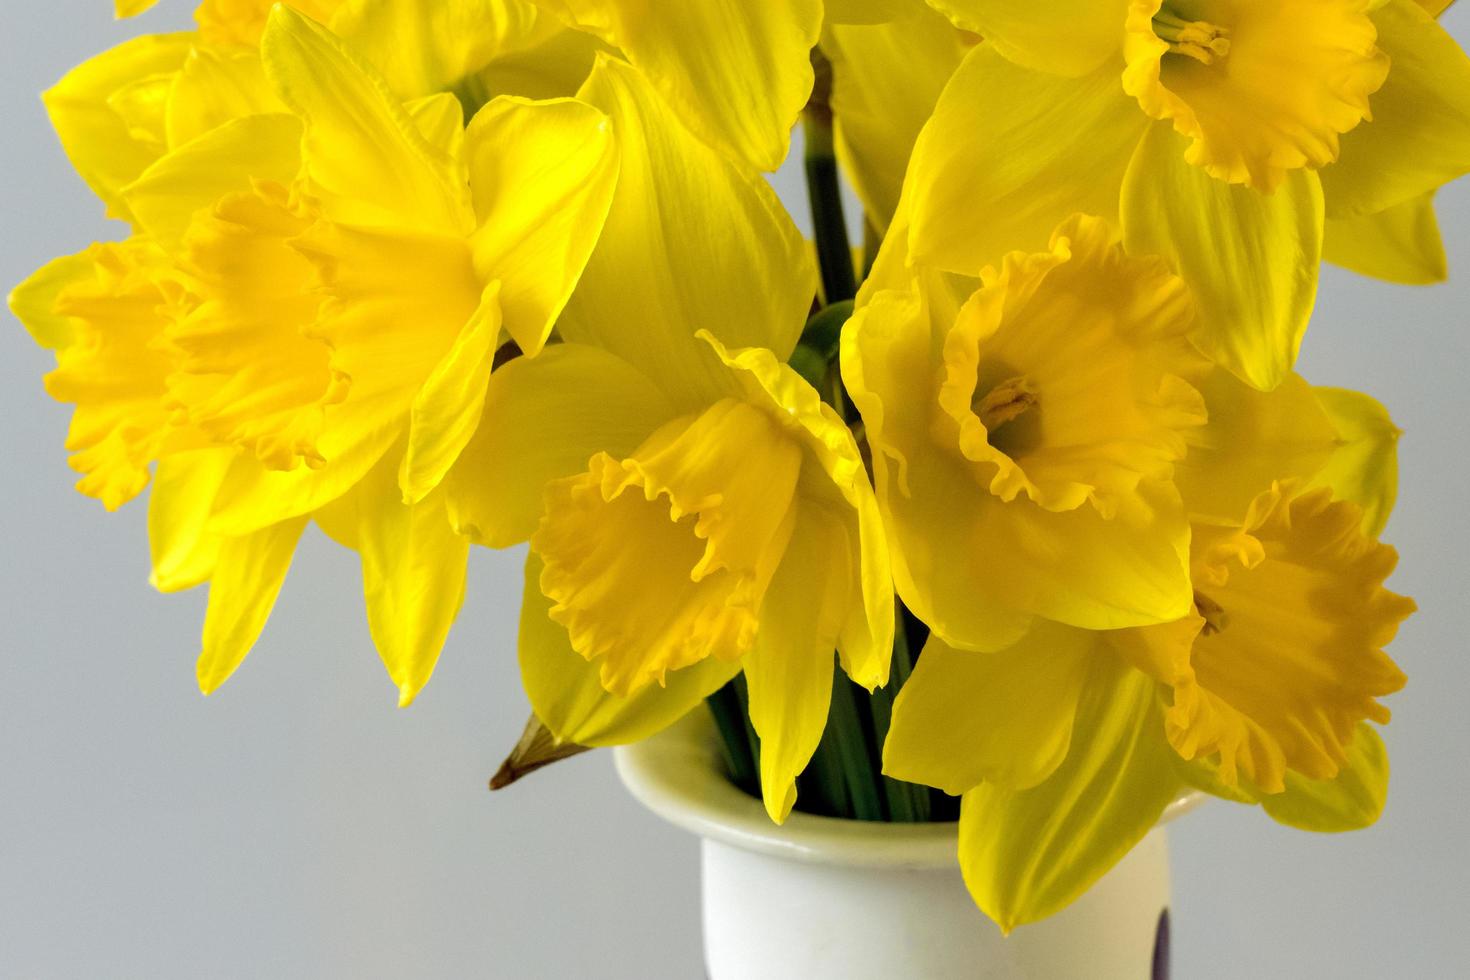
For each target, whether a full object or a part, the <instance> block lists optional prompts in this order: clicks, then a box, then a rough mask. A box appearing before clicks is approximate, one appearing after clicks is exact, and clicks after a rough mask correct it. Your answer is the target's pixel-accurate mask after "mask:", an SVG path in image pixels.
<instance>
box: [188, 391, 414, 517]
mask: <svg viewBox="0 0 1470 980" xmlns="http://www.w3.org/2000/svg"><path fill="white" fill-rule="evenodd" d="M327 419H328V421H329V423H330V424H329V425H327V426H326V428H325V429H324V431H323V433H322V437H321V438H320V439H319V440H318V441H317V449H318V451H319V452H320V454H321V456H322V458H323V460H324V462H323V463H322V464H321V465H320V466H319V467H317V468H310V467H305V466H303V467H298V468H296V469H291V470H272V469H267V468H266V467H265V466H263V465H262V464H261V462H260V460H258V459H256V458H255V457H254V456H253V455H250V454H242V455H240V456H237V457H236V459H235V462H234V463H233V464H232V465H231V466H230V472H229V473H228V474H226V476H225V481H224V483H223V484H222V485H221V487H220V493H219V496H218V498H216V501H215V511H214V513H213V514H212V515H211V516H210V519H209V523H210V529H211V530H213V531H215V532H217V533H220V534H227V535H232V536H234V535H240V534H246V533H249V532H250V531H252V530H257V529H259V528H262V527H266V526H268V525H270V524H274V523H276V522H278V521H282V520H285V519H286V518H288V517H295V516H298V515H301V514H309V513H311V512H312V511H314V510H316V509H317V508H319V507H323V506H325V505H326V504H329V503H331V502H332V501H333V500H336V499H337V498H338V497H340V496H342V494H344V493H346V492H347V491H348V490H350V489H351V488H352V487H353V486H355V485H356V484H357V482H358V481H359V480H361V479H362V478H363V476H365V475H366V474H367V472H368V471H369V470H371V469H372V468H373V466H375V465H376V464H377V463H378V461H379V460H381V459H382V458H383V455H384V454H385V453H386V452H387V451H388V449H389V448H390V447H391V446H392V445H393V444H394V443H395V442H397V441H398V439H399V438H400V437H401V436H402V434H403V428H404V423H405V421H406V419H405V417H404V413H403V411H402V409H401V406H399V405H398V404H396V403H389V404H388V405H386V406H385V404H384V400H383V399H371V400H368V401H365V402H359V401H355V400H353V399H352V398H350V397H349V398H348V399H347V400H346V401H345V402H343V403H341V404H339V405H334V406H332V408H331V410H330V412H329V413H328V416H327Z"/></svg>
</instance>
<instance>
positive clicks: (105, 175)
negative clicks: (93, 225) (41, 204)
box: [42, 33, 194, 218]
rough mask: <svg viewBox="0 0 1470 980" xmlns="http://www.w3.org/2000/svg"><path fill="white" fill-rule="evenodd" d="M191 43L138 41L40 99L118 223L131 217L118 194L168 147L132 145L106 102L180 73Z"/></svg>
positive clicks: (87, 65) (152, 37) (167, 37)
mask: <svg viewBox="0 0 1470 980" xmlns="http://www.w3.org/2000/svg"><path fill="white" fill-rule="evenodd" d="M193 43H194V35H193V34H188V33H186V34H147V35H144V36H143V37H139V38H134V39H133V40H131V41H127V42H124V43H123V44H120V45H118V46H117V47H115V48H113V49H112V50H111V51H108V52H107V53H106V54H101V55H98V56H97V57H95V58H93V59H91V60H90V61H86V62H83V63H82V64H81V65H78V66H77V67H76V68H74V69H72V70H71V71H70V72H69V73H68V74H67V75H66V77H65V78H63V79H62V80H61V81H59V82H57V83H56V85H55V87H53V88H51V89H50V90H49V91H47V92H46V94H45V95H44V96H42V99H43V101H44V102H45V103H46V111H47V112H48V113H49V114H50V116H51V125H52V126H54V127H55V128H56V135H57V136H59V137H61V146H62V148H63V149H64V150H65V151H66V155H67V158H68V159H70V160H71V162H72V166H74V167H76V169H77V173H78V174H80V175H81V177H82V179H83V180H85V181H86V182H87V185H88V186H89V187H91V188H92V190H93V191H95V192H96V194H97V196H98V197H100V198H101V199H102V201H103V202H104V203H105V204H107V206H108V208H109V209H110V210H111V212H113V213H115V214H116V215H117V216H118V217H122V218H126V217H127V210H126V207H125V205H124V204H123V202H122V200H121V199H120V198H119V196H118V192H119V191H120V190H122V188H123V187H125V186H127V185H128V184H130V183H132V181H133V180H135V179H136V178H137V176H138V175H139V174H141V173H142V172H143V171H144V170H146V169H147V168H148V165H149V164H151V163H152V162H153V161H154V160H156V159H158V156H159V154H160V153H162V152H163V149H164V147H163V146H162V145H160V144H158V143H155V142H152V141H147V140H144V141H139V140H136V139H134V138H133V136H132V135H131V134H130V133H129V130H128V125H127V121H126V120H125V119H124V118H123V117H122V116H120V115H118V113H117V112H116V111H114V109H113V108H112V106H111V105H109V103H108V100H109V98H110V97H111V96H112V95H113V93H115V92H117V91H119V90H121V89H122V88H124V87H125V86H127V85H129V84H131V83H133V82H136V81H138V80H139V79H145V78H149V77H154V76H158V75H161V74H166V73H170V72H173V71H176V70H177V69H178V68H179V66H180V65H182V64H183V63H184V59H185V57H187V56H188V54H189V51H190V49H191V48H192V47H193Z"/></svg>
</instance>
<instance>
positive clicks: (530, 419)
mask: <svg viewBox="0 0 1470 980" xmlns="http://www.w3.org/2000/svg"><path fill="white" fill-rule="evenodd" d="M581 97H582V98H583V99H585V100H587V101H588V102H590V103H591V104H592V105H595V106H597V107H598V108H599V109H601V110H602V111H603V112H605V113H606V114H607V115H608V116H609V117H611V119H612V120H613V125H614V128H615V131H616V133H617V138H618V143H619V146H620V149H621V153H622V171H621V176H620V179H619V183H618V190H617V194H616V197H615V200H614V202H613V205H612V209H611V212H610V214H609V217H608V220H607V224H606V226H605V227H604V230H603V236H602V239H601V241H600V242H599V244H598V246H597V249H596V251H595V252H594V254H593V256H592V259H591V260H590V262H589V263H588V266H587V269H586V272H585V273H584V275H583V277H582V280H581V283H580V284H579V286H578V288H577V291H576V293H575V294H574V296H573V299H572V302H571V304H570V305H569V307H568V309H567V312H566V314H565V316H563V318H562V319H561V321H560V322H559V324H558V333H559V334H560V335H561V337H562V338H563V339H564V340H565V343H561V344H556V345H553V346H551V347H548V348H547V349H546V351H545V352H544V353H542V355H541V356H540V357H538V358H536V359H534V360H528V359H520V360H516V361H512V362H511V363H509V364H507V365H506V366H504V367H503V368H501V369H499V370H497V371H496V372H495V373H494V374H493V375H492V376H491V379H490V393H489V396H488V398H487V408H486V412H487V414H488V413H493V414H494V416H495V417H496V419H497V420H498V424H496V425H493V426H482V427H481V428H480V430H479V433H478V434H477V435H476V437H475V439H474V440H473V441H472V442H471V444H470V445H469V447H468V448H467V449H466V451H465V454H464V456H463V458H462V459H461V461H460V464H459V465H458V466H457V467H456V468H455V470H454V472H453V473H452V474H451V476H450V484H449V486H450V506H451V510H452V512H453V513H454V515H455V517H456V519H457V521H458V523H459V525H460V526H461V528H463V529H464V530H465V531H466V532H467V533H469V534H471V535H472V536H473V537H474V538H475V540H477V541H479V542H481V543H484V544H489V545H493V546H505V545H509V544H513V543H516V542H518V541H523V540H526V539H529V540H530V542H531V551H530V556H529V558H528V561H527V573H526V590H525V597H524V600H523V601H524V606H523V612H522V618H521V635H520V658H521V669H522V676H523V680H524V683H525V686H526V690H527V692H528V693H529V695H530V698H531V703H532V706H533V708H534V709H535V711H536V714H537V716H538V717H539V718H540V719H541V720H542V721H543V722H545V724H546V725H547V726H548V727H549V728H550V729H551V730H552V731H553V732H554V733H556V735H558V736H559V737H561V738H563V739H566V740H569V741H574V742H578V743H581V744H584V745H606V744H612V743H617V742H625V741H630V740H633V739H636V738H641V737H644V736H646V735H648V734H651V733H652V732H654V731H657V730H658V729H660V728H662V727H663V726H665V725H667V724H669V723H670V722H672V721H673V720H675V719H676V718H678V717H679V716H681V715H683V714H684V713H685V712H687V711H688V710H689V709H690V708H692V707H694V706H695V705H696V704H697V703H698V701H699V700H700V699H701V698H703V697H704V696H705V695H707V694H709V693H711V692H713V691H714V690H715V689H717V688H718V687H720V686H721V685H723V684H724V683H725V682H726V681H727V680H729V679H730V678H731V677H732V676H734V675H735V674H736V673H738V672H739V671H741V670H744V672H745V675H746V678H747V680H748V682H749V690H750V706H751V720H752V722H753V723H754V725H755V728H756V731H757V732H758V733H759V734H760V737H761V746H762V748H761V767H762V783H763V786H764V791H765V800H766V807H767V809H768V811H769V812H770V814H771V816H772V818H774V819H776V820H778V821H779V820H782V819H784V818H785V816H786V814H787V813H789V812H790V810H791V807H792V804H793V802H794V800H795V787H794V781H795V778H796V775H797V773H798V772H800V771H801V770H802V769H803V768H804V767H805V765H806V763H807V761H808V760H809V759H810V758H811V755H812V753H813V751H815V749H816V746H817V742H818V741H819V739H820V738H821V733H822V729H823V726H824V724H825V721H826V716H827V709H828V703H829V699H830V697H831V690H832V670H833V650H834V648H835V649H836V650H838V652H839V656H840V659H841V663H842V664H843V666H844V667H845V668H846V670H847V672H848V673H849V674H850V675H851V676H852V677H853V679H854V680H856V681H857V682H858V683H861V684H863V685H865V686H867V687H869V688H871V687H873V686H874V685H877V684H882V683H884V682H885V680H886V678H887V671H888V662H889V658H890V652H891V643H892V634H893V593H892V587H891V584H890V581H889V578H888V558H887V554H886V551H885V547H884V542H883V536H882V531H881V524H880V520H879V518H878V513H877V507H876V503H875V501H874V498H873V491H872V489H871V487H870V485H869V484H868V481H867V475H866V472H865V471H864V468H863V463H862V460H861V458H860V456H859V454H858V448H857V445H856V443H855V442H854V440H853V437H852V435H851V433H850V432H849V431H848V428H847V426H846V425H845V424H843V422H842V420H841V418H840V417H838V416H837V415H836V414H835V412H834V411H833V410H832V409H830V408H828V407H827V406H825V405H823V404H822V402H821V400H820V398H819V397H818V395H817V393H816V391H815V390H813V389H812V388H811V387H810V386H809V385H808V384H807V383H806V382H805V381H803V380H801V378H800V377H799V376H798V375H797V374H796V373H795V372H794V371H793V370H792V369H791V368H789V367H787V366H786V365H784V364H783V363H782V362H783V361H784V360H785V358H786V356H787V355H788V354H789V353H790V351H791V350H792V348H793V346H794V345H795V342H796V338H797V334H798V333H799V332H800V328H801V325H802V323H803V322H804V320H805V316H806V313H807V310H808V307H809V305H810V303H811V297H812V295H813V292H814V290H815V271H814V268H813V264H812V261H811V258H810V255H809V251H808V248H807V246H806V244H805V243H804V242H803V241H802V239H801V237H800V235H799V234H798V233H797V231H796V229H795V227H794V226H793V225H792V223H791V221H790V219H789V218H788V217H787V216H786V215H785V213H784V212H783V211H781V209H780V208H779V205H778V204H777V202H776V199H775V197H774V194H773V193H772V192H771V190H770V188H769V187H768V186H767V185H766V184H765V183H764V181H762V180H761V179H760V178H759V177H758V176H757V175H756V174H755V173H754V171H753V170H749V169H747V168H746V167H744V166H743V165H739V164H737V163H735V162H733V161H731V160H730V159H728V158H726V157H724V156H722V155H721V154H720V153H719V152H718V151H716V150H714V149H712V148H710V147H708V146H706V145H704V144H703V143H701V142H700V141H699V139H698V138H697V137H696V136H695V134H694V133H693V132H691V131H689V130H687V129H685V128H684V126H683V125H682V124H681V122H680V121H679V120H678V119H677V118H676V117H675V115H674V110H673V109H672V108H670V107H669V106H668V105H666V104H665V103H664V102H663V101H662V99H661V98H660V97H659V95H658V94H657V93H656V91H655V89H654V88H653V87H652V85H651V84H650V83H649V82H648V81H647V80H646V79H645V78H644V77H643V76H642V75H641V74H640V73H639V72H637V71H636V70H635V69H633V68H632V67H630V66H628V65H627V64H625V63H623V62H620V61H617V60H613V59H611V58H605V59H604V60H602V61H601V62H600V63H599V65H598V67H597V68H596V69H595V70H594V72H593V75H592V77H591V78H590V79H589V81H588V83H587V86H586V87H585V88H584V89H583V91H582V94H581ZM696 331H699V333H698V336H696Z"/></svg>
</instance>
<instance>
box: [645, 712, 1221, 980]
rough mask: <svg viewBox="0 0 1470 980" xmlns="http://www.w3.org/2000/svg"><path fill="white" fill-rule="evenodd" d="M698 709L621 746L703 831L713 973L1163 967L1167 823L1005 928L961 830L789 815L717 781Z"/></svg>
mask: <svg viewBox="0 0 1470 980" xmlns="http://www.w3.org/2000/svg"><path fill="white" fill-rule="evenodd" d="M717 739H718V734H717V733H716V731H715V728H714V725H713V723H712V722H710V720H709V719H708V717H707V716H706V715H705V713H704V712H702V711H696V712H693V713H692V714H691V715H690V717H689V718H687V719H685V720H684V721H683V722H681V723H680V724H678V725H676V726H674V727H673V728H670V729H669V730H667V731H666V732H664V733H662V734H660V735H658V736H656V737H654V738H652V739H649V740H647V741H645V742H641V743H639V744H637V745H631V746H626V747H623V748H620V749H618V750H617V753H616V758H617V767H618V773H619V775H620V776H621V777H622V780H623V783H624V784H625V785H626V786H627V787H628V789H629V791H631V792H632V794H633V795H634V797H636V798H637V799H638V800H639V801H640V802H642V803H643V804H644V805H645V806H647V807H648V808H649V809H650V810H652V811H653V812H654V813H656V814H658V815H659V816H661V817H663V818H664V819H665V820H668V821H669V822H670V823H673V824H675V825H676V826H679V827H682V828H684V829H685V830H688V831H691V832H693V833H695V834H697V835H698V836H699V837H700V839H701V852H702V864H703V900H704V909H703V921H704V952H705V964H706V967H707V969H708V975H709V980H838V978H840V980H869V978H871V980H961V978H964V980H1150V978H1162V977H1167V976H1168V916H1167V910H1168V906H1169V855H1168V841H1167V837H1166V831H1165V829H1164V827H1163V826H1162V823H1164V822H1167V821H1168V820H1170V819H1172V818H1173V817H1175V816H1178V815H1179V814H1181V813H1183V812H1185V811H1186V810H1188V809H1190V808H1192V807H1193V806H1194V805H1195V804H1196V803H1197V802H1198V797H1186V798H1184V799H1182V800H1180V801H1178V802H1177V803H1175V804H1174V805H1173V806H1171V807H1170V808H1169V811H1168V812H1167V813H1166V814H1165V817H1164V820H1163V821H1161V825H1160V826H1158V827H1155V828H1154V830H1153V831H1152V832H1151V833H1150V834H1149V835H1148V836H1147V837H1146V838H1144V840H1143V842H1142V843H1141V844H1140V845H1139V846H1138V847H1136V848H1135V849H1134V850H1133V852H1132V853H1131V854H1129V856H1128V857H1127V858H1125V859H1124V860H1123V862H1122V863H1121V864H1119V865H1118V866H1117V867H1116V868H1114V869H1113V870H1112V871H1111V872H1110V873H1109V874H1108V875H1107V876H1106V877H1104V878H1103V879H1102V881H1100V882H1099V883H1098V884H1097V885H1096V886H1095V887H1094V888H1093V889H1092V890H1091V891H1089V892H1088V893H1087V895H1085V896H1084V897H1083V898H1082V899H1080V900H1079V901H1078V902H1076V903H1075V904H1073V905H1072V906H1071V907H1070V908H1068V909H1066V910H1065V911H1063V912H1062V913H1061V914H1059V915H1056V916H1054V917H1052V918H1051V919H1048V920H1046V921H1045V922H1041V923H1038V924H1035V925H1030V926H1022V927H1021V928H1019V929H1016V930H1015V931H1014V932H1013V933H1012V934H1011V935H1010V936H1002V935H1001V933H1000V929H999V928H998V927H997V926H996V925H995V924H994V923H993V922H991V921H990V920H989V919H988V918H986V917H985V915H984V914H982V913H981V912H980V911H979V910H978V909H977V908H976V907H975V904H974V902H973V901H972V900H971V899H970V896H969V893H968V892H966V891H965V885H964V882H963V881H962V880H961V877H960V872H959V868H958V866H957V864H956V861H955V854H956V825H955V824H953V823H939V824H884V823H869V822H863V821H857V820H835V819H832V818H829V817H818V816H812V815H810V814H804V813H793V814H792V815H791V817H790V818H789V819H788V820H787V822H786V824H785V825H784V826H781V827H777V826H775V825H774V824H772V823H771V821H770V820H769V818H767V816H766V813H765V809H764V808H763V807H762V806H761V803H760V801H759V800H756V799H754V798H752V797H750V796H748V795H746V794H745V793H743V792H742V791H741V790H740V789H738V788H737V787H735V786H734V785H733V784H732V783H731V782H730V781H729V780H728V778H727V777H726V775H725V769H724V762H723V760H722V759H721V756H720V747H719V743H718V741H717Z"/></svg>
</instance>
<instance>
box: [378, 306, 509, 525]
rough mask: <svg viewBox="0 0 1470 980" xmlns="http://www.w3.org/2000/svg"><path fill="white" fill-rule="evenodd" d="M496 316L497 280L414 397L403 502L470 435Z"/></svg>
mask: <svg viewBox="0 0 1470 980" xmlns="http://www.w3.org/2000/svg"><path fill="white" fill-rule="evenodd" d="M500 316H501V311H500V283H499V282H492V283H491V284H490V285H489V286H488V287H487V288H486V289H485V298H484V299H483V300H482V301H481V303H480V308H479V309H478V310H476V311H475V314H474V316H472V317H470V321H469V323H467V324H465V328H464V330H463V331H462V332H461V333H460V335H459V337H458V339H456V340H455V342H454V346H453V347H451V348H450V349H449V353H447V354H445V355H444V359H443V360H442V361H440V362H439V366H438V367H436V368H434V371H433V373H432V374H430V375H429V377H428V379H427V380H426V381H425V382H424V385H423V387H422V388H420V389H419V392H418V394H417V395H415V396H414V400H413V406H412V408H411V409H410V411H409V423H408V447H407V449H406V450H405V451H404V454H403V463H402V465H401V466H400V467H399V470H398V485H399V487H400V488H401V489H402V491H403V502H404V503H405V504H413V503H417V502H418V501H420V500H422V499H424V497H426V496H428V494H429V491H431V490H433V489H434V488H435V487H437V486H438V485H439V482H440V481H441V480H443V479H444V474H446V473H448V472H449V468H450V467H451V466H453V465H454V462H455V460H457V459H458V458H459V454H460V452H461V451H462V450H463V449H464V447H465V445H466V444H467V443H468V442H469V441H470V437H471V436H473V435H474V434H475V429H476V428H477V427H478V426H479V424H480V417H481V414H482V412H483V411H484V409H485V386H486V385H488V384H489V383H490V366H491V364H492V362H493V361H494V358H495V343H496V340H497V339H498V338H499V337H500ZM492 424H498V423H492Z"/></svg>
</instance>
